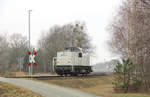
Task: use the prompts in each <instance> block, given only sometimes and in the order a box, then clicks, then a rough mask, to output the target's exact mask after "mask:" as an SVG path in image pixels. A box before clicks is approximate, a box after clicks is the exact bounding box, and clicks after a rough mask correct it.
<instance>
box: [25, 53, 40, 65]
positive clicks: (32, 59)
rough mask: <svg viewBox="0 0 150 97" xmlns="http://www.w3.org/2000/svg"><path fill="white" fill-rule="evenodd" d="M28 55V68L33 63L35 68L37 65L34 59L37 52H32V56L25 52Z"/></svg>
mask: <svg viewBox="0 0 150 97" xmlns="http://www.w3.org/2000/svg"><path fill="white" fill-rule="evenodd" d="M27 52H28V55H29V63H28V66H31V64H32V63H33V64H34V65H35V66H37V65H38V64H37V63H36V62H35V60H34V58H35V56H36V55H37V52H35V51H34V52H33V54H32V53H31V52H30V51H27Z"/></svg>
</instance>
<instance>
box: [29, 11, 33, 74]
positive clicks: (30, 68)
mask: <svg viewBox="0 0 150 97" xmlns="http://www.w3.org/2000/svg"><path fill="white" fill-rule="evenodd" d="M31 11H32V10H28V14H29V51H30V50H31V46H30V45H31V43H30V13H31ZM29 60H30V59H29ZM32 69H33V68H32V63H31V66H29V76H32Z"/></svg>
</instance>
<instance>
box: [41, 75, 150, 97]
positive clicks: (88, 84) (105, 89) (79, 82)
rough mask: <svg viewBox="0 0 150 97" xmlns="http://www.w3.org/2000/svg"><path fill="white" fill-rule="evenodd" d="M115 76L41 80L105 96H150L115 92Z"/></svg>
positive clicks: (147, 96)
mask: <svg viewBox="0 0 150 97" xmlns="http://www.w3.org/2000/svg"><path fill="white" fill-rule="evenodd" d="M112 80H113V76H112V75H111V76H100V77H95V78H94V77H93V78H70V79H69V78H67V79H61V80H60V79H53V80H52V79H51V80H40V81H42V82H46V83H50V84H56V85H59V86H63V87H70V88H75V89H79V90H81V91H85V92H89V93H93V94H97V95H100V96H103V97H150V95H147V94H140V93H127V94H124V93H118V94H117V93H114V92H113V86H112Z"/></svg>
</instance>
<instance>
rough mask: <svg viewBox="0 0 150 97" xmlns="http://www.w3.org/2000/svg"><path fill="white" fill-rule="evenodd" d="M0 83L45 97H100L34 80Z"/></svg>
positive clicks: (0, 79) (10, 80)
mask: <svg viewBox="0 0 150 97" xmlns="http://www.w3.org/2000/svg"><path fill="white" fill-rule="evenodd" d="M0 81H2V82H8V83H11V84H14V85H17V86H20V87H24V88H27V89H29V90H32V91H33V92H35V93H38V94H41V95H42V96H44V97H100V96H96V95H93V94H89V93H85V92H81V91H78V90H74V89H70V88H64V87H59V86H56V85H50V84H46V83H42V82H36V81H32V80H24V79H15V78H3V77H0Z"/></svg>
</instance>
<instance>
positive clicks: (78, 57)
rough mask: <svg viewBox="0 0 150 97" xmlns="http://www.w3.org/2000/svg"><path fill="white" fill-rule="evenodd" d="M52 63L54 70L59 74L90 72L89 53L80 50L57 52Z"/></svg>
mask: <svg viewBox="0 0 150 97" xmlns="http://www.w3.org/2000/svg"><path fill="white" fill-rule="evenodd" d="M54 63H55V64H54V69H55V72H56V73H57V74H59V75H67V74H70V75H78V74H85V75H87V74H89V73H90V72H92V69H91V66H90V56H89V54H87V53H83V52H81V51H70V50H69V51H62V52H57V57H56V58H55V62H54Z"/></svg>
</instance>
